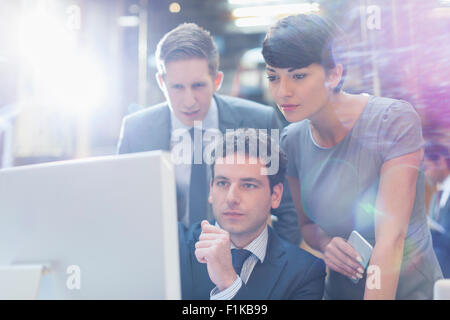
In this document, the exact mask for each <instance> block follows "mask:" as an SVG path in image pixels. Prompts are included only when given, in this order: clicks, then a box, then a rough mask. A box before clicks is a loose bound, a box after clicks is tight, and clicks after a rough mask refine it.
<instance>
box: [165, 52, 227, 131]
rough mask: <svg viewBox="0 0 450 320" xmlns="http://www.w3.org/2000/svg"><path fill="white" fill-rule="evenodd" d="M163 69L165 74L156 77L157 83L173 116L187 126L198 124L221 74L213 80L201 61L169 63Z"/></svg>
mask: <svg viewBox="0 0 450 320" xmlns="http://www.w3.org/2000/svg"><path fill="white" fill-rule="evenodd" d="M165 67H166V74H165V75H161V74H158V82H159V85H160V87H161V89H162V90H163V92H164V95H165V96H166V99H167V101H168V102H169V106H170V108H171V109H172V111H173V113H174V114H175V116H176V117H177V118H178V120H180V121H181V122H182V123H183V124H184V125H187V126H193V125H194V121H202V120H203V119H204V118H205V117H206V114H207V113H208V110H209V107H210V104H211V99H212V96H213V94H214V92H216V90H218V89H219V87H220V85H221V83H222V77H223V74H222V72H218V73H217V76H216V77H215V79H214V78H213V77H212V76H211V74H210V73H209V68H208V61H207V60H206V59H201V58H192V59H188V60H177V61H171V62H169V63H167V64H166V66H165Z"/></svg>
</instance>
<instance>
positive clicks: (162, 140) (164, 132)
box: [148, 105, 172, 151]
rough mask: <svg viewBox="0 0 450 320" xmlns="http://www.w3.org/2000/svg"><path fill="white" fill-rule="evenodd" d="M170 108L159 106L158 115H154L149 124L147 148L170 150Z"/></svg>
mask: <svg viewBox="0 0 450 320" xmlns="http://www.w3.org/2000/svg"><path fill="white" fill-rule="evenodd" d="M170 116H171V115H170V109H169V107H168V106H167V105H165V106H164V107H162V108H161V112H160V115H159V116H158V117H154V119H152V120H153V123H151V124H150V131H149V132H150V135H149V141H148V143H149V149H150V150H166V151H170V132H171V129H172V122H171V121H170V120H171V119H170Z"/></svg>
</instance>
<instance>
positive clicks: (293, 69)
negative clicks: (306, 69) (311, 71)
mask: <svg viewBox="0 0 450 320" xmlns="http://www.w3.org/2000/svg"><path fill="white" fill-rule="evenodd" d="M266 69H267V71H270V72H276V71H275V70H274V69H272V68H270V67H266ZM299 69H303V68H289V69H288V72H292V71H295V70H299Z"/></svg>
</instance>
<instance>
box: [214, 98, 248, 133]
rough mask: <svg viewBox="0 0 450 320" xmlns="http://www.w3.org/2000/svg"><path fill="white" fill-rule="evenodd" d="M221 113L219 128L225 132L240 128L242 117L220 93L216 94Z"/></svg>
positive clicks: (218, 108)
mask: <svg viewBox="0 0 450 320" xmlns="http://www.w3.org/2000/svg"><path fill="white" fill-rule="evenodd" d="M214 99H215V101H216V104H217V110H218V113H219V130H220V131H221V132H222V133H225V132H226V130H227V129H237V128H240V126H241V123H242V119H241V117H239V114H237V112H236V110H234V109H233V108H232V107H231V106H230V105H228V103H227V102H226V101H225V100H224V99H223V98H221V97H220V96H218V95H214Z"/></svg>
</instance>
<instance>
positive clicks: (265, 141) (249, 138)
mask: <svg viewBox="0 0 450 320" xmlns="http://www.w3.org/2000/svg"><path fill="white" fill-rule="evenodd" d="M275 130H276V129H275ZM222 142H223V143H222ZM222 142H221V143H219V144H217V147H216V148H214V149H213V151H212V154H211V156H212V160H213V162H212V164H211V177H212V180H214V165H215V164H216V157H218V155H220V157H223V158H224V159H225V158H226V157H227V155H230V153H232V154H238V153H240V152H244V154H245V155H247V156H248V155H256V157H257V158H258V159H259V160H260V161H261V160H264V159H262V158H264V157H267V159H273V157H277V158H278V159H277V160H278V170H277V171H276V173H274V174H268V175H267V177H268V178H269V185H270V191H271V192H273V187H274V186H276V185H277V184H279V183H283V181H284V178H285V175H286V166H287V159H286V155H285V154H284V152H283V151H282V150H281V149H280V148H279V145H278V142H277V141H274V139H272V138H271V136H270V135H269V134H266V133H265V132H264V131H262V130H257V129H237V130H236V131H234V130H231V131H228V132H227V133H226V134H225V135H224V136H223V141H222ZM252 144H254V145H253V146H252ZM217 148H221V150H220V151H221V152H219V153H218V154H217V153H216V150H217ZM253 150H255V151H256V153H255V154H254V153H253ZM272 151H274V152H273V153H272ZM263 163H264V162H263ZM271 165H272V163H271V162H270V161H269V162H267V164H266V168H270V167H271Z"/></svg>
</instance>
